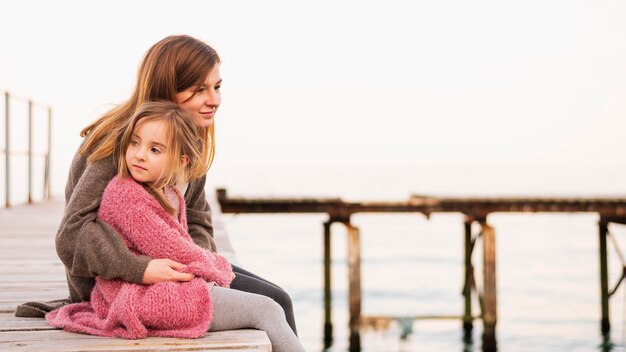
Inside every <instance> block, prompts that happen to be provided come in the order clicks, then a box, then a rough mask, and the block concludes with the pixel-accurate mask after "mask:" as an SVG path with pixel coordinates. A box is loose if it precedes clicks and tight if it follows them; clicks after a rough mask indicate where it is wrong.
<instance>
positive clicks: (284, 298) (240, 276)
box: [230, 265, 298, 335]
mask: <svg viewBox="0 0 626 352" xmlns="http://www.w3.org/2000/svg"><path fill="white" fill-rule="evenodd" d="M233 272H234V273H235V280H233V282H232V283H231V284H230V288H232V289H235V290H239V291H244V292H250V293H256V294H259V295H263V296H267V297H269V298H271V299H273V300H274V301H276V302H277V303H278V304H280V306H281V307H282V308H283V311H284V312H285V318H286V319H287V323H288V324H289V327H291V330H292V331H293V333H294V334H296V335H298V330H297V329H296V319H295V317H294V314H293V304H292V303H291V297H289V294H287V292H285V291H284V290H283V289H282V288H280V287H278V286H277V285H275V284H273V283H271V282H269V281H267V280H265V279H263V278H261V277H259V276H257V275H254V274H252V273H251V272H249V271H247V270H244V269H242V268H240V267H238V266H236V265H233Z"/></svg>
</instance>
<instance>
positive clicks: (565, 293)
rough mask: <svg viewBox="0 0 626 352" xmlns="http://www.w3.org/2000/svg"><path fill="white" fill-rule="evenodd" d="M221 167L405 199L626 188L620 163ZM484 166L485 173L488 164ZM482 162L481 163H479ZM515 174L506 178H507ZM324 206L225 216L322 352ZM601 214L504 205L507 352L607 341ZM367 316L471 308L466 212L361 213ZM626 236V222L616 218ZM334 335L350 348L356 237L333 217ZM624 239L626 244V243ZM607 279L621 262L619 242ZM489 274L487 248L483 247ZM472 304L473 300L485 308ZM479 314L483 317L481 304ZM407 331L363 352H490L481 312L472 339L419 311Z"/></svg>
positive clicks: (311, 188)
mask: <svg viewBox="0 0 626 352" xmlns="http://www.w3.org/2000/svg"><path fill="white" fill-rule="evenodd" d="M244 169H245V167H242V170H238V169H237V168H235V167H232V168H228V171H226V168H222V169H220V168H216V170H214V171H213V172H214V175H213V184H214V185H219V186H226V187H227V189H228V190H229V193H230V194H233V195H246V196H259V195H265V196H290V195H293V196H318V195H319V196H340V197H343V198H344V199H362V200H365V199H388V200H395V199H404V198H406V197H407V196H408V194H411V193H423V194H437V195H441V194H452V195H468V194H471V195H614V196H617V195H625V194H626V184H622V183H621V182H620V181H621V180H624V179H625V178H624V176H626V173H625V172H624V170H619V169H614V170H609V169H606V170H603V171H604V172H598V169H597V168H595V169H593V172H592V173H590V172H588V171H587V169H586V168H582V167H579V168H575V169H574V168H566V167H561V168H558V167H553V168H551V169H550V168H538V167H535V168H521V167H518V168H510V167H508V168H506V169H505V168H504V167H499V166H498V165H494V166H492V167H487V168H485V167H482V168H476V169H475V170H471V169H470V170H468V169H467V168H458V169H457V170H455V168H454V167H438V168H421V167H416V166H413V167H407V166H405V165H395V166H393V167H392V166H388V167H384V168H377V167H376V165H349V166H345V165H344V166H342V165H324V166H323V167H320V166H319V165H315V166H309V167H306V166H302V167H293V168H290V169H287V170H284V169H271V168H263V167H261V166H259V168H258V169H256V170H254V172H252V173H251V172H247V173H246V172H243V171H244ZM480 170H483V171H480ZM472 171H475V172H472ZM504 180H506V181H504ZM324 220H325V216H324V215H318V214H311V215H288V214H285V215H236V216H233V215H227V216H225V221H226V226H227V229H228V231H229V233H230V235H231V239H232V241H233V245H234V247H235V249H236V251H237V253H238V257H239V260H240V264H241V265H242V266H243V267H245V268H247V269H249V270H252V271H254V272H256V273H257V274H259V275H261V276H264V277H266V278H268V279H270V280H272V281H274V282H276V283H277V284H279V285H281V286H282V287H284V288H285V289H286V290H287V291H288V292H290V294H291V295H292V298H293V300H294V305H295V310H296V318H297V322H298V329H299V332H300V337H301V339H302V341H303V342H304V344H305V346H306V348H307V350H308V351H321V350H322V349H323V347H322V346H323V345H322V334H323V329H322V327H323V301H322V297H323V296H322V295H323V293H322V282H323V281H322V280H323V276H322V275H323V274H322V248H323V247H322V222H323V221H324ZM597 221H598V217H597V215H593V214H495V215H491V216H490V217H489V222H490V223H491V224H492V225H493V226H494V227H495V228H496V234H497V237H496V241H497V243H496V245H497V280H498V281H497V285H498V319H499V321H498V327H497V340H498V347H499V351H529V352H530V351H602V350H603V349H602V348H601V343H602V338H601V335H600V332H599V330H600V329H599V317H600V300H599V274H598V273H599V265H598V263H599V259H598V235H597ZM352 222H353V223H354V224H355V225H356V226H358V227H359V228H360V229H361V236H362V242H361V243H362V261H363V262H362V285H363V294H364V296H363V314H364V315H398V316H407V315H409V316H411V315H432V314H434V315H460V314H461V312H462V310H463V300H462V296H461V288H462V284H463V265H462V260H463V242H462V241H463V237H462V236H463V218H462V216H461V215H457V214H435V215H433V216H431V218H430V219H426V218H425V217H424V216H422V215H420V214H414V215H407V214H403V215H394V214H362V215H357V216H354V217H353V219H352ZM610 230H611V232H612V233H613V234H615V235H616V237H617V238H618V240H620V241H621V242H624V241H623V240H626V227H624V226H613V227H611V228H610ZM332 231H333V240H332V241H333V273H332V275H333V276H332V279H333V283H332V284H333V324H334V338H335V343H334V345H333V346H332V347H331V348H330V349H329V351H345V350H346V349H347V347H348V330H347V325H348V324H347V321H348V309H347V271H346V256H345V253H346V247H345V243H346V237H345V232H344V230H343V228H342V225H333V228H332ZM621 246H622V247H623V248H626V244H625V243H623V244H622V245H621ZM609 250H610V253H609V259H610V262H609V272H610V279H609V283H610V285H611V287H612V286H613V285H614V283H615V282H616V281H617V279H618V275H619V274H621V269H620V268H621V266H620V264H619V263H618V261H617V259H616V255H615V253H614V251H613V250H612V248H609ZM473 258H474V264H475V266H477V270H478V271H477V274H478V275H480V263H481V258H482V254H481V252H480V250H478V251H475V253H474V256H473ZM625 302H626V293H625V292H624V289H623V288H620V289H619V290H618V291H617V293H616V295H615V296H613V297H612V299H611V301H610V307H611V323H612V335H611V338H612V342H613V343H614V344H615V345H614V347H613V348H612V349H608V350H611V351H621V350H623V348H622V346H623V344H624V341H625V340H626V320H625V317H626V316H625V312H626V305H625V304H624V303H625ZM475 306H476V304H475ZM474 308H475V313H478V310H477V307H474ZM412 331H413V332H412V333H411V334H410V335H409V337H408V338H406V339H404V340H403V339H401V338H400V332H401V331H400V327H399V326H398V325H397V324H391V325H390V326H389V328H388V329H386V330H383V331H373V330H368V331H363V332H362V346H363V347H364V351H481V341H480V336H481V335H480V333H481V331H482V326H481V323H480V321H477V322H475V329H474V335H473V342H472V343H469V344H465V343H463V338H462V335H463V334H462V329H461V323H460V321H456V320H419V321H416V322H414V323H413V325H412Z"/></svg>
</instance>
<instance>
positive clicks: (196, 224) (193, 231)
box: [185, 175, 217, 252]
mask: <svg viewBox="0 0 626 352" xmlns="http://www.w3.org/2000/svg"><path fill="white" fill-rule="evenodd" d="M205 184H206V175H205V176H202V177H201V178H198V179H196V180H194V181H192V182H190V183H189V186H188V188H187V191H186V192H185V205H186V206H187V228H188V230H187V231H188V232H189V235H190V236H191V238H192V239H193V241H194V242H195V243H196V244H197V245H198V246H200V247H202V248H205V249H208V250H209V251H211V252H216V251H217V246H216V245H215V242H214V240H213V224H212V222H211V208H210V207H209V202H208V201H207V199H206V194H205V192H204V186H205Z"/></svg>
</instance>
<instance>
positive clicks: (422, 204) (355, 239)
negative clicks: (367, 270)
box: [217, 189, 626, 351]
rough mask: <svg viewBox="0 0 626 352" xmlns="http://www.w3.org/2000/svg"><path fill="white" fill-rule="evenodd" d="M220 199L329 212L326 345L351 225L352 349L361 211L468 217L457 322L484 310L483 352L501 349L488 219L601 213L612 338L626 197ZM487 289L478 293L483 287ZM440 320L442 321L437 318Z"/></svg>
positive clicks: (231, 204)
mask: <svg viewBox="0 0 626 352" xmlns="http://www.w3.org/2000/svg"><path fill="white" fill-rule="evenodd" d="M217 199H218V201H219V203H220V205H221V209H222V212H224V213H326V214H328V220H327V221H326V222H324V223H323V237H324V309H325V315H324V316H325V320H324V342H325V345H326V346H329V345H330V344H332V322H331V319H330V317H331V309H332V307H331V301H332V300H331V295H332V290H331V278H330V273H331V270H330V265H331V248H330V244H331V240H330V237H331V233H330V228H331V224H332V223H335V222H338V223H342V224H344V225H345V226H346V230H347V234H348V239H347V240H348V276H349V278H348V280H349V285H348V295H349V310H350V322H349V327H350V350H352V351H359V350H360V335H359V323H360V321H361V277H360V276H361V274H360V272H361V270H360V265H361V264H360V236H359V229H358V228H357V227H355V226H354V225H353V224H351V223H350V217H351V216H352V215H353V214H356V213H422V214H424V215H426V216H427V217H428V216H430V214H432V213H446V212H448V213H462V214H464V215H465V224H464V225H465V226H464V228H465V231H464V232H465V233H464V238H465V241H464V245H465V251H464V265H465V275H464V276H465V282H464V284H463V299H464V311H463V314H462V315H460V316H458V317H457V318H459V319H461V320H462V324H463V328H464V331H465V333H466V336H467V334H471V331H472V329H473V320H474V319H475V318H476V317H473V316H472V305H473V304H474V301H478V302H477V303H478V304H479V306H480V311H481V314H480V316H479V317H478V318H480V319H482V321H483V334H482V339H483V351H492V350H496V349H497V346H496V324H497V320H498V314H497V285H496V246H495V241H496V230H495V228H493V227H492V226H490V225H489V223H488V219H487V217H488V215H489V214H493V213H503V212H553V213H597V214H599V215H600V221H599V224H598V228H599V231H598V234H599V248H600V250H599V258H600V260H599V263H600V265H599V267H600V273H599V278H600V280H599V281H600V293H601V295H600V297H601V302H600V306H601V317H600V329H601V332H602V334H603V335H604V336H605V337H606V336H608V333H609V331H610V322H609V298H610V297H611V296H612V295H613V294H614V293H615V291H616V290H617V288H618V286H619V285H620V284H621V283H622V281H624V278H625V275H626V262H625V261H624V259H623V256H622V255H621V252H620V250H619V248H618V247H617V242H616V241H612V242H611V243H613V245H614V247H615V249H616V251H617V253H618V256H619V257H620V259H621V260H622V268H620V271H621V272H623V274H622V276H621V278H620V279H619V281H618V282H617V283H616V284H615V286H614V288H613V289H611V290H609V285H608V267H607V265H608V264H607V262H608V261H607V239H608V238H611V234H610V233H609V231H608V224H609V223H618V224H626V198H441V197H428V196H418V195H416V196H412V197H410V198H409V199H408V200H407V201H403V202H345V201H343V200H341V199H339V198H322V199H319V198H317V199H316V198H303V199H302V198H301V199H292V198H282V199H281V198H263V199H259V198H232V197H229V196H228V195H227V192H226V190H224V189H218V190H217ZM473 223H478V224H479V225H480V229H481V230H480V231H479V232H478V233H473V232H472V224H473ZM478 240H481V241H482V246H483V251H482V252H483V258H482V261H483V263H482V267H483V275H482V277H483V282H482V285H476V277H475V275H474V265H473V262H472V253H473V250H474V248H475V246H476V243H477V241H478ZM479 286H480V287H482V290H480V291H479V290H478V289H477V287H479ZM435 318H436V317H435Z"/></svg>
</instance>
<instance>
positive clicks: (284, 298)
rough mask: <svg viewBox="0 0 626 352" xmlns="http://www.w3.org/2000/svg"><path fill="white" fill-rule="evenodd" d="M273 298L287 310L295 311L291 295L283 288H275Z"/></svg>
mask: <svg viewBox="0 0 626 352" xmlns="http://www.w3.org/2000/svg"><path fill="white" fill-rule="evenodd" d="M272 298H273V299H274V301H276V303H278V304H279V305H280V306H281V307H282V309H283V310H284V311H285V312H291V311H293V303H292V302H291V297H290V296H289V294H288V293H287V292H285V291H284V290H282V289H277V290H275V292H274V294H273V295H272Z"/></svg>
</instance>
